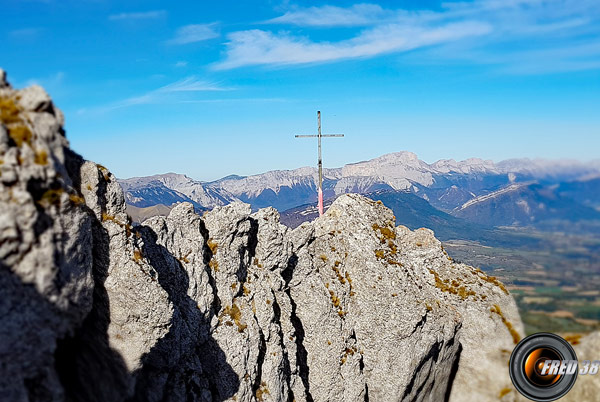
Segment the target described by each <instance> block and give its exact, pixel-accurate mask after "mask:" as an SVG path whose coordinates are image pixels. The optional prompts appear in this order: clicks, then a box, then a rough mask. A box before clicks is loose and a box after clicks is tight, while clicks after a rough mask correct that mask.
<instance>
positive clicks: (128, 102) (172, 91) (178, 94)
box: [80, 76, 234, 114]
mask: <svg viewBox="0 0 600 402" xmlns="http://www.w3.org/2000/svg"><path fill="white" fill-rule="evenodd" d="M232 90H234V88H231V87H225V86H223V85H221V83H219V82H216V81H208V80H202V79H199V78H198V77H196V76H190V77H186V78H183V79H181V80H179V81H175V82H173V83H171V84H168V85H165V86H162V87H160V88H157V89H154V90H152V91H149V92H146V93H144V94H142V95H138V96H132V97H129V98H126V99H123V100H120V101H116V102H113V103H111V104H109V105H106V106H101V107H97V108H92V109H81V110H80V114H82V113H87V112H96V113H105V112H109V111H112V110H116V109H122V108H126V107H131V106H137V105H149V104H165V103H188V102H195V101H199V100H196V99H190V98H189V97H190V95H191V94H193V93H196V92H220V91H232Z"/></svg>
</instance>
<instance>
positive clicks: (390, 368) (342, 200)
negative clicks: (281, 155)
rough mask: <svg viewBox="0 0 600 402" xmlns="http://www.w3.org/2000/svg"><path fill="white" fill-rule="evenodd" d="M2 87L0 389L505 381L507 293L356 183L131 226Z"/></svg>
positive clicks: (55, 121)
mask: <svg viewBox="0 0 600 402" xmlns="http://www.w3.org/2000/svg"><path fill="white" fill-rule="evenodd" d="M2 77H3V74H0V78H2ZM0 100H1V101H2V102H3V103H2V125H1V126H0V158H1V159H2V164H1V165H0V172H1V174H2V175H1V176H0V186H2V187H1V190H2V191H1V192H0V207H1V209H0V240H1V243H0V264H1V267H0V268H1V271H0V281H1V283H0V284H1V285H2V289H3V297H2V298H1V299H0V313H1V316H2V320H3V325H2V326H1V327H0V357H1V362H2V365H0V396H1V397H2V399H6V400H16V401H27V400H29V401H37V400H56V401H60V400H75V401H183V400H198V401H211V400H237V401H254V400H258V401H290V400H294V399H295V400H297V401H302V400H314V401H330V400H344V401H363V400H377V401H387V400H394V401H396V400H403V401H439V400H444V399H445V398H448V397H450V398H451V400H457V401H458V400H466V399H467V400H469V398H470V400H487V399H490V396H491V395H494V398H496V397H497V395H498V392H499V390H496V389H495V388H494V387H487V386H486V387H484V386H483V385H481V387H480V386H479V385H478V386H477V387H475V388H474V389H471V385H469V384H472V383H473V380H474V378H473V377H476V382H475V383H476V384H478V383H477V381H481V384H486V383H487V382H488V381H489V382H490V383H492V381H491V380H492V379H493V380H494V381H496V380H497V379H498V378H500V379H501V385H498V387H502V386H505V383H506V381H505V380H506V379H507V378H508V374H507V369H506V359H508V356H504V355H503V351H502V350H503V349H505V350H511V349H512V346H513V345H514V340H516V339H517V338H518V337H519V336H520V335H521V333H522V325H521V324H520V320H519V318H518V314H517V311H516V307H515V304H514V301H513V300H512V298H511V297H510V296H509V295H508V294H507V293H506V292H505V290H504V289H503V287H502V285H501V284H500V283H499V282H497V281H495V280H494V279H493V278H489V277H487V276H486V275H485V274H484V273H482V272H481V271H478V270H475V269H474V268H471V267H468V266H466V265H463V264H458V263H455V262H454V261H452V260H451V259H450V258H449V257H448V256H447V255H446V254H445V252H444V251H443V249H442V247H441V244H440V243H439V241H437V240H436V239H435V237H434V236H433V233H432V232H431V231H429V230H426V229H420V230H417V231H414V232H412V231H410V230H408V229H407V228H405V227H402V226H399V227H395V222H394V220H395V218H394V216H393V215H392V212H391V211H390V210H388V209H387V208H385V207H384V206H383V205H381V204H380V203H377V202H374V201H371V200H369V199H367V198H364V197H362V196H358V195H345V196H341V197H339V198H338V199H337V200H336V201H335V202H334V203H333V204H332V206H331V207H330V208H329V210H328V212H327V214H325V216H323V217H321V218H319V219H317V220H315V221H314V222H312V223H305V224H303V225H301V226H300V227H298V228H297V229H295V230H293V231H291V230H290V229H288V228H286V227H285V226H283V225H281V224H280V222H279V215H278V213H277V212H276V211H275V210H274V209H272V208H267V209H262V210H259V211H258V212H256V213H251V210H250V207H249V206H248V205H246V204H242V203H233V204H230V205H227V206H224V207H217V208H215V209H214V210H212V211H210V212H207V213H205V214H204V215H203V216H202V217H200V216H199V215H197V214H196V213H195V212H194V208H193V206H192V204H189V203H182V204H180V205H178V206H176V207H175V208H173V209H172V211H171V212H170V214H169V215H168V216H167V217H154V218H151V219H149V220H147V221H145V222H144V223H143V224H142V225H138V226H133V225H132V224H131V219H130V218H129V217H128V216H127V214H126V210H125V198H124V195H123V191H122V190H121V187H120V186H119V184H118V183H117V181H116V179H115V177H114V176H113V175H112V174H111V173H110V172H109V171H108V170H107V169H106V168H105V167H103V166H101V165H97V164H95V163H93V162H89V161H84V160H82V158H81V157H79V156H78V155H76V154H74V153H73V152H72V151H70V150H69V149H68V143H67V141H66V139H65V137H64V135H63V132H62V129H61V125H62V115H61V114H60V112H58V110H57V109H56V108H54V107H53V105H52V103H51V101H50V99H49V97H48V96H47V95H46V94H45V92H43V90H41V88H39V87H32V88H29V89H27V90H24V91H14V90H12V89H11V88H10V87H8V85H7V84H5V83H4V80H3V79H0ZM5 102H8V103H5ZM11 102H12V103H11ZM28 132H29V134H27V133H28ZM44 155H45V156H44ZM511 328H512V333H511ZM490 334H494V335H493V336H490ZM513 338H514V340H513ZM476 353H485V355H486V356H488V357H489V359H490V360H489V363H488V365H489V367H488V368H486V369H485V370H484V371H481V370H477V367H479V366H478V365H479V363H480V358H479V357H478V356H476ZM504 373H506V378H504V377H503V376H504ZM506 386H508V385H506ZM492 399H493V398H492Z"/></svg>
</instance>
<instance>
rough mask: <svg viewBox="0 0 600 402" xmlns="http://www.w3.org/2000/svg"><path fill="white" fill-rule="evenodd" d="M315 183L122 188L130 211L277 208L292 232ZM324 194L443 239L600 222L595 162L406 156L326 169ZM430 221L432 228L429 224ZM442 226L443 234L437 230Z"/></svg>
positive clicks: (302, 178) (125, 183)
mask: <svg viewBox="0 0 600 402" xmlns="http://www.w3.org/2000/svg"><path fill="white" fill-rule="evenodd" d="M317 180H318V172H317V169H316V168H312V167H303V168H299V169H294V170H274V171H269V172H266V173H262V174H258V175H252V176H237V175H231V176H227V177H224V178H222V179H219V180H216V181H212V182H203V181H197V180H194V179H192V178H190V177H188V176H185V175H183V174H175V173H167V174H160V175H155V176H149V177H136V178H130V179H124V180H119V182H120V184H121V186H122V187H123V190H124V192H125V196H126V201H127V203H128V204H129V205H131V206H134V207H138V208H142V209H143V208H147V207H152V206H155V205H158V204H162V205H164V206H167V207H169V206H172V205H174V204H177V203H179V202H191V203H192V204H193V205H194V206H195V207H196V209H197V210H199V211H203V210H207V209H212V208H213V207H215V206H219V205H226V204H229V203H231V202H234V201H242V202H246V203H248V204H250V205H251V206H252V208H253V209H254V210H256V209H259V208H264V207H268V206H271V207H274V208H276V209H278V210H279V211H281V212H282V215H283V217H282V220H283V221H285V222H287V223H288V224H290V225H292V226H294V225H297V224H299V223H301V221H303V219H304V220H308V219H311V218H312V216H313V215H314V213H316V211H312V208H313V205H312V204H314V203H316V190H317ZM323 191H324V197H325V199H329V200H333V199H335V198H337V197H338V196H339V195H341V194H345V193H360V194H366V195H370V196H373V197H374V199H379V198H385V200H383V199H382V201H383V202H384V203H385V204H386V205H387V206H388V207H390V208H392V209H395V208H394V207H393V205H403V207H402V208H403V209H402V210H403V211H409V210H411V211H413V213H412V214H398V216H399V217H400V215H404V216H402V219H401V220H399V222H398V223H402V224H407V226H409V227H413V226H415V225H421V226H427V225H429V226H427V227H432V226H433V227H435V228H437V229H438V230H439V229H442V231H443V232H446V231H447V230H450V232H456V231H457V230H458V231H461V229H460V228H462V229H465V228H464V224H476V225H478V226H480V227H487V228H490V227H497V226H532V225H533V226H536V225H537V224H538V223H540V222H548V221H580V220H583V221H590V220H591V221H596V220H598V221H600V212H599V211H600V210H599V208H600V160H596V161H592V162H590V163H585V164H584V163H581V162H578V161H567V160H558V161H556V160H542V159H536V160H531V159H510V160H505V161H501V162H498V163H494V162H493V161H489V160H482V159H477V158H471V159H467V160H464V161H459V162H457V161H455V160H452V159H445V160H439V161H437V162H435V163H432V164H428V163H426V162H424V161H422V160H420V159H419V158H418V157H417V155H415V154H414V153H412V152H406V151H404V152H397V153H390V154H386V155H383V156H380V157H378V158H375V159H371V160H368V161H363V162H358V163H352V164H347V165H345V166H343V167H341V168H335V169H324V179H323ZM396 209H398V208H396ZM311 211H312V212H311ZM139 212H140V213H141V215H147V214H148V213H146V212H144V211H139ZM300 212H302V213H300ZM440 214H442V215H440ZM434 217H437V218H436V219H437V220H435V219H434ZM450 218H453V219H450ZM415 219H416V222H414V221H415ZM432 219H434V221H435V222H437V225H432V223H435V222H432ZM442 221H443V222H444V227H445V228H446V229H447V230H446V229H443V228H442V227H441V226H440V225H439V223H440V222H442ZM470 229H471V230H474V227H472V226H471V227H470ZM450 232H448V234H450ZM442 237H445V236H443V235H442Z"/></svg>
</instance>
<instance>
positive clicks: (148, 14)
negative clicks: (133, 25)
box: [108, 10, 167, 21]
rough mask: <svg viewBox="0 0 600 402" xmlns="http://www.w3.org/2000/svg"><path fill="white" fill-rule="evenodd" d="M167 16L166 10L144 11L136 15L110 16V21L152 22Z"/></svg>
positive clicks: (121, 14)
mask: <svg viewBox="0 0 600 402" xmlns="http://www.w3.org/2000/svg"><path fill="white" fill-rule="evenodd" d="M166 15H167V12H166V11H165V10H153V11H143V12H136V13H120V14H113V15H109V16H108V19H109V20H110V21H126V20H128V21H132V20H152V19H156V18H162V17H164V16H166Z"/></svg>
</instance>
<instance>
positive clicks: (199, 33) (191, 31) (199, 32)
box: [166, 22, 220, 45]
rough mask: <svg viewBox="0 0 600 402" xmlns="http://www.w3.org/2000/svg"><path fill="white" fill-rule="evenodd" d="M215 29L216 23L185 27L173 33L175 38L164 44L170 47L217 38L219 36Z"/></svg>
mask: <svg viewBox="0 0 600 402" xmlns="http://www.w3.org/2000/svg"><path fill="white" fill-rule="evenodd" d="M216 28H217V23H214V22H213V23H212V24H192V25H185V26H182V27H181V28H179V29H178V30H177V32H176V33H175V37H174V38H173V39H170V40H168V41H167V42H166V43H167V44H170V45H186V44H188V43H194V42H201V41H205V40H208V39H213V38H217V37H219V36H220V35H219V33H218V32H217V30H216Z"/></svg>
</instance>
